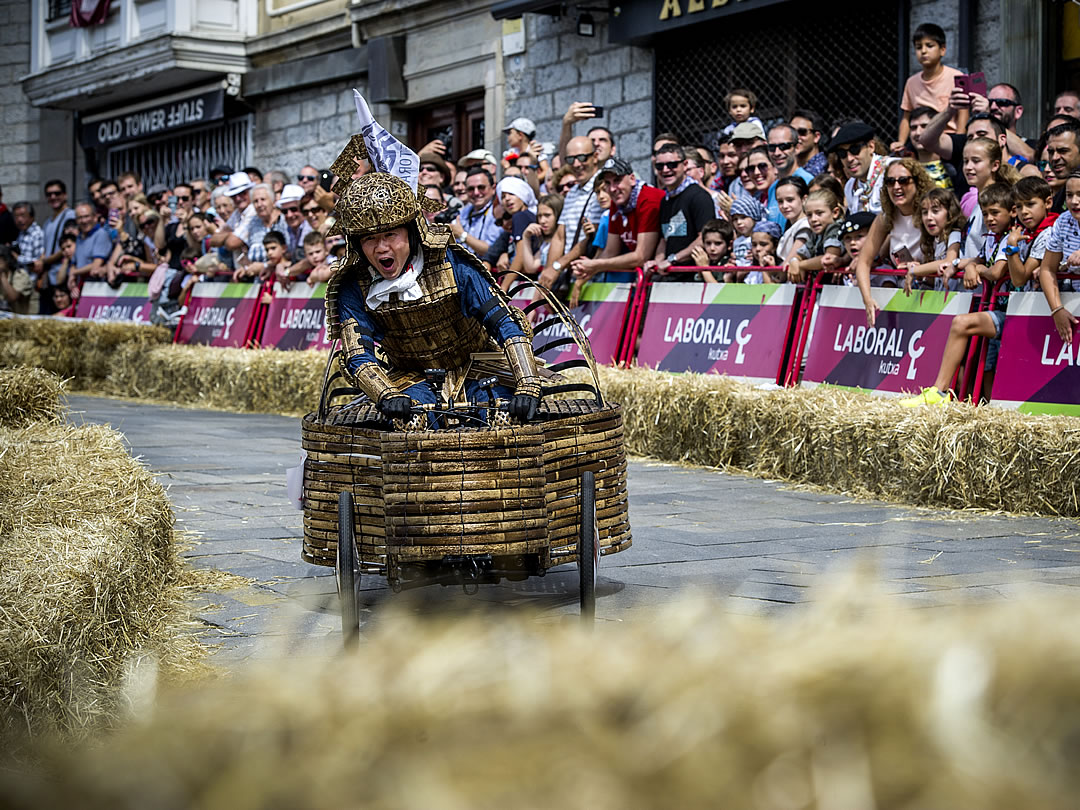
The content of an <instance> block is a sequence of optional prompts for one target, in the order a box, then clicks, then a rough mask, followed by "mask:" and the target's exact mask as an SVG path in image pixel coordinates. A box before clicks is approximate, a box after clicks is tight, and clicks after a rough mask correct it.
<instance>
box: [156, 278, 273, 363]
mask: <svg viewBox="0 0 1080 810" xmlns="http://www.w3.org/2000/svg"><path fill="white" fill-rule="evenodd" d="M261 291H262V284H261V283H259V282H254V283H252V282H244V283H241V284H230V283H226V282H217V281H203V282H199V283H197V284H196V285H195V286H194V287H192V289H191V298H190V299H189V300H188V303H187V314H186V315H184V319H183V320H182V321H181V322H180V331H179V333H178V334H177V338H176V342H177V343H189V344H201V345H204V346H232V347H234V348H235V347H240V346H243V345H244V343H245V342H246V341H247V339H248V333H249V331H250V329H251V320H252V318H253V317H254V316H255V311H256V310H257V308H258V306H259V294H260V292H261Z"/></svg>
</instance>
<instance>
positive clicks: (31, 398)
mask: <svg viewBox="0 0 1080 810" xmlns="http://www.w3.org/2000/svg"><path fill="white" fill-rule="evenodd" d="M62 396H63V385H62V383H61V382H60V379H59V378H58V377H57V376H56V375H55V374H50V373H49V372H47V371H44V370H43V369H40V368H32V367H29V366H21V367H18V368H0V425H2V426H5V427H22V426H23V425H28V424H30V423H31V422H55V421H58V420H59V419H60V415H61V413H62V406H61V397H62Z"/></svg>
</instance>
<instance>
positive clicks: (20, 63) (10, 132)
mask: <svg viewBox="0 0 1080 810" xmlns="http://www.w3.org/2000/svg"><path fill="white" fill-rule="evenodd" d="M30 10H31V5H30V3H28V2H26V0H0V144H3V150H2V151H0V155H2V156H3V157H2V158H0V185H2V186H3V191H4V202H6V203H7V205H8V206H9V207H10V206H11V204H12V203H14V202H15V201H17V200H26V199H28V200H32V201H35V202H36V201H37V200H38V198H39V197H40V196H41V190H40V189H39V188H37V185H38V179H39V178H38V174H39V173H38V167H37V163H38V160H39V158H40V157H41V153H40V151H39V145H38V140H39V138H38V136H39V133H40V126H41V124H40V118H41V115H40V113H39V111H38V110H37V109H36V108H35V107H32V106H30V102H29V101H27V99H26V96H25V95H23V91H22V87H21V86H20V85H19V78H20V77H21V76H23V75H25V74H26V73H27V72H28V71H29V70H30Z"/></svg>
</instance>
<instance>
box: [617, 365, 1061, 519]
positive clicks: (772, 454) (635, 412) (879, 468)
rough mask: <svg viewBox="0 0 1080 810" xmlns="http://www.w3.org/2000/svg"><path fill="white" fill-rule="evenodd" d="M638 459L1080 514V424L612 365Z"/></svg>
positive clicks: (864, 492)
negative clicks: (759, 386)
mask: <svg viewBox="0 0 1080 810" xmlns="http://www.w3.org/2000/svg"><path fill="white" fill-rule="evenodd" d="M601 381H602V383H603V385H604V390H605V392H606V394H607V396H608V397H610V398H611V399H613V400H615V401H618V402H620V403H621V404H622V406H623V413H624V419H625V430H626V448H627V451H628V452H631V453H638V454H642V455H650V456H655V457H657V458H661V459H666V460H669V461H690V462H693V463H695V464H707V465H710V466H718V467H734V468H737V469H740V470H744V471H746V472H749V473H752V474H754V475H761V476H766V477H769V478H782V479H785V480H789V481H795V482H799V483H807V484H815V485H819V486H824V487H828V488H830V489H837V490H840V491H843V492H849V493H852V494H855V495H860V496H867V497H873V498H884V499H887V500H896V501H903V502H905V503H913V504H920V505H926V506H946V507H951V508H957V509H965V508H971V507H975V508H982V509H991V510H1004V511H1009V512H1022V513H1029V514H1053V515H1066V516H1077V515H1080V419H1075V418H1072V417H1063V416H1030V415H1025V414H1021V413H1018V412H1015V411H1006V410H1002V409H999V408H993V407H981V408H976V407H974V406H971V405H964V404H959V403H956V404H953V405H950V406H949V407H947V408H918V409H910V410H909V409H904V408H901V407H899V405H897V403H896V402H895V401H892V400H884V399H876V398H874V397H869V396H867V395H865V394H862V393H858V392H853V391H843V390H838V389H830V388H823V387H822V388H816V389H813V390H804V389H781V390H776V391H762V390H758V389H756V388H753V387H751V386H748V385H745V384H741V383H737V382H734V381H732V380H730V379H727V378H724V377H716V376H708V375H701V374H680V375H672V374H663V373H658V372H653V371H647V370H643V369H631V370H617V369H606V368H605V369H601Z"/></svg>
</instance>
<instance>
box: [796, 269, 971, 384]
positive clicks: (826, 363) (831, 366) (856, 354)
mask: <svg viewBox="0 0 1080 810" xmlns="http://www.w3.org/2000/svg"><path fill="white" fill-rule="evenodd" d="M870 294H871V295H872V296H873V297H874V300H875V301H877V303H878V305H879V306H880V307H881V310H880V311H879V312H878V314H877V320H876V322H875V324H874V325H873V326H868V325H867V323H866V308H865V307H864V306H863V301H862V295H860V293H859V290H858V288H856V287H825V288H824V289H822V291H821V295H820V296H818V303H817V308H816V310H815V313H814V320H813V336H812V337H811V339H810V349H809V352H808V354H807V358H806V369H805V371H804V372H803V377H802V385H803V386H804V387H813V386H814V385H820V384H822V383H825V384H827V385H835V386H840V387H844V388H861V389H864V390H866V391H872V392H874V393H877V394H882V395H884V396H895V395H898V394H906V393H918V392H919V391H921V390H922V389H923V388H926V387H928V386H931V385H933V384H934V380H935V379H936V377H937V372H938V368H939V367H940V365H941V355H942V352H944V350H945V342H946V340H947V339H948V337H949V327H950V326H951V325H952V319H953V318H954V317H956V316H957V315H960V314H962V313H965V312H968V311H970V310H971V303H972V293H969V292H938V291H934V290H924V291H921V292H919V291H916V292H912V293H911V295H906V294H905V293H904V291H903V290H902V289H894V288H887V287H874V288H872V289H871V290H870Z"/></svg>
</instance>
